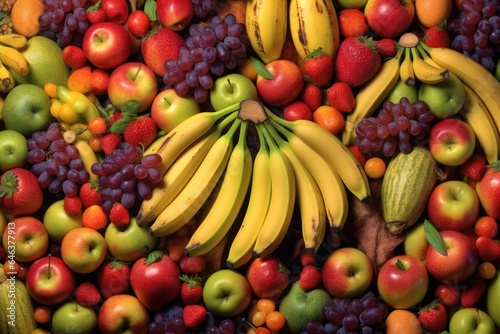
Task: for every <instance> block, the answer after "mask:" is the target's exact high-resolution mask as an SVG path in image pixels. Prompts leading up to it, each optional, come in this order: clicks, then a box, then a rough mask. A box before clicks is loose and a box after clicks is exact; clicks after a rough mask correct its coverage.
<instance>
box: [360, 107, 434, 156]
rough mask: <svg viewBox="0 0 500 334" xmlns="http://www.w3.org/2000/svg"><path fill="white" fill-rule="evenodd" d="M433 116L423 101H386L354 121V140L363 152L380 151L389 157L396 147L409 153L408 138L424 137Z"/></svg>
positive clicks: (409, 144)
mask: <svg viewBox="0 0 500 334" xmlns="http://www.w3.org/2000/svg"><path fill="white" fill-rule="evenodd" d="M434 118H435V115H434V114H433V113H432V112H431V111H430V110H429V107H428V105H427V103H426V102H425V101H418V102H415V103H410V102H409V101H408V99H407V98H406V97H403V98H401V100H400V101H399V103H392V102H390V101H386V102H384V104H383V107H382V109H381V110H380V111H379V112H378V114H377V115H376V116H371V117H366V118H363V119H362V120H361V121H360V122H359V123H358V124H357V125H356V136H357V138H356V139H355V141H354V144H355V145H357V146H358V148H359V151H360V152H361V153H363V154H367V153H369V152H372V153H378V152H380V153H382V155H384V156H386V157H390V156H392V155H394V154H395V153H396V151H397V150H398V149H399V151H400V152H403V153H409V152H410V151H411V150H412V147H413V146H412V145H413V142H412V140H413V139H423V138H425V136H426V135H427V134H428V133H429V130H430V128H431V124H430V123H431V122H432V121H433V120H434Z"/></svg>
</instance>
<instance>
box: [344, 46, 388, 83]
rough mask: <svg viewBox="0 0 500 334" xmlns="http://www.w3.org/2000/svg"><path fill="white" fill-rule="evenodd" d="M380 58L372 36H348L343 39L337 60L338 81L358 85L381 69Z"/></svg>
mask: <svg viewBox="0 0 500 334" xmlns="http://www.w3.org/2000/svg"><path fill="white" fill-rule="evenodd" d="M381 63H382V59H381V58H380V55H379V53H378V52H377V48H376V47H375V42H374V41H373V39H372V38H371V37H365V36H357V37H348V38H346V39H344V40H343V41H342V43H341V44H340V46H339V49H338V52H337V59H336V61H335V73H336V81H342V82H345V83H347V84H348V85H349V86H351V87H353V88H354V87H358V86H361V85H362V84H364V83H365V82H367V81H368V80H370V79H371V78H372V77H373V76H374V75H375V74H376V73H377V72H378V70H379V68H380V65H381Z"/></svg>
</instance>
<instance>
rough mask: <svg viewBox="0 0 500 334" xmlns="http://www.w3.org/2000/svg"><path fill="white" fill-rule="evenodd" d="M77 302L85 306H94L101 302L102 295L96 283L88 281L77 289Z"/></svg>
mask: <svg viewBox="0 0 500 334" xmlns="http://www.w3.org/2000/svg"><path fill="white" fill-rule="evenodd" d="M75 300H76V302H77V303H78V304H80V305H83V306H94V305H97V303H99V301H100V300H101V295H100V294H99V290H97V287H96V286H95V285H94V283H92V282H90V281H86V282H83V283H82V284H80V285H79V286H77V287H76V289H75Z"/></svg>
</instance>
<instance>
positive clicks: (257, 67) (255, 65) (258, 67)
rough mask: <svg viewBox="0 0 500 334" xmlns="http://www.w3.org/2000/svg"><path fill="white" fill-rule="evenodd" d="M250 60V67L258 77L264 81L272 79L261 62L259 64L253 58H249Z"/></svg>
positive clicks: (258, 61)
mask: <svg viewBox="0 0 500 334" xmlns="http://www.w3.org/2000/svg"><path fill="white" fill-rule="evenodd" d="M250 60H251V61H252V66H253V68H255V71H256V72H257V74H258V75H260V76H261V77H263V78H266V79H272V78H274V77H273V75H272V74H271V73H270V72H269V71H268V70H267V68H266V66H265V65H264V63H263V62H261V61H260V60H258V59H257V58H255V57H250Z"/></svg>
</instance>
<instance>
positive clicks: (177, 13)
mask: <svg viewBox="0 0 500 334" xmlns="http://www.w3.org/2000/svg"><path fill="white" fill-rule="evenodd" d="M156 13H157V15H158V21H159V22H160V23H161V24H162V25H163V26H164V27H167V28H169V29H170V30H173V31H181V30H183V29H184V28H186V27H187V26H188V25H189V23H190V22H191V20H192V19H193V17H194V5H193V3H192V2H191V1H190V0H159V1H158V0H157V3H156Z"/></svg>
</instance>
